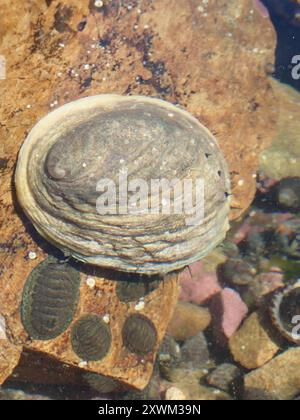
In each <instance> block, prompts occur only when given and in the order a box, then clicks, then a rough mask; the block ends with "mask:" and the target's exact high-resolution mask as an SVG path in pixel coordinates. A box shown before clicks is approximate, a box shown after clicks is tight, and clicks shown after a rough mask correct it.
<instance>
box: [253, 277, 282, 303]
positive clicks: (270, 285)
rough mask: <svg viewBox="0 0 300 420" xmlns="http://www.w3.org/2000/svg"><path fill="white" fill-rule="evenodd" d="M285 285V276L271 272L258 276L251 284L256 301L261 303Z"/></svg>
mask: <svg viewBox="0 0 300 420" xmlns="http://www.w3.org/2000/svg"><path fill="white" fill-rule="evenodd" d="M284 285H285V284H284V274H283V273H282V272H271V271H270V272H269V273H261V274H259V275H258V276H256V277H255V279H254V281H253V283H252V284H251V287H250V291H251V293H252V295H253V297H254V299H255V301H256V302H257V303H259V302H260V301H261V299H262V298H263V297H264V296H266V295H268V294H270V293H272V292H274V291H275V290H277V289H280V288H282V287H284Z"/></svg>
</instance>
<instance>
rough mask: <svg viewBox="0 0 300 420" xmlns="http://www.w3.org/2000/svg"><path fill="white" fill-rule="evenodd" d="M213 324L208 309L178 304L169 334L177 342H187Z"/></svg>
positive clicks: (189, 304)
mask: <svg viewBox="0 0 300 420" xmlns="http://www.w3.org/2000/svg"><path fill="white" fill-rule="evenodd" d="M210 322H211V315H210V312H209V310H208V309H206V308H202V307H200V306H197V305H194V304H192V303H188V302H178V303H177V305H176V307H175V310H174V314H173V317H172V319H171V321H170V323H169V326H168V332H169V334H170V335H171V336H172V337H173V338H174V339H175V340H177V341H185V340H187V339H188V338H190V337H194V336H195V335H197V333H198V332H200V331H204V330H206V328H207V327H208V326H209V324H210Z"/></svg>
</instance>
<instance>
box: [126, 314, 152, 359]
mask: <svg viewBox="0 0 300 420" xmlns="http://www.w3.org/2000/svg"><path fill="white" fill-rule="evenodd" d="M122 337H123V343H124V345H125V347H126V348H127V349H128V350H130V351H131V352H133V353H137V354H139V355H145V354H147V353H150V352H151V351H153V349H154V347H155V345H156V343H157V331H156V328H155V326H154V324H153V323H152V321H150V319H148V318H146V317H145V316H143V315H130V316H129V317H128V318H127V319H126V321H125V323H124V326H123V329H122Z"/></svg>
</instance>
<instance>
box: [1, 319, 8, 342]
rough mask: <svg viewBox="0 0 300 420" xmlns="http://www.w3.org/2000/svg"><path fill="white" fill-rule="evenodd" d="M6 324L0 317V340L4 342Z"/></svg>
mask: <svg viewBox="0 0 300 420" xmlns="http://www.w3.org/2000/svg"><path fill="white" fill-rule="evenodd" d="M6 339H7V337H6V323H5V318H4V317H3V316H2V315H0V340H6Z"/></svg>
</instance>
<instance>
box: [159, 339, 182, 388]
mask: <svg viewBox="0 0 300 420" xmlns="http://www.w3.org/2000/svg"><path fill="white" fill-rule="evenodd" d="M180 359H181V350H180V346H179V344H177V343H176V341H175V340H174V339H173V338H172V337H171V336H170V335H166V336H165V338H164V340H163V342H162V344H161V346H160V349H159V351H158V353H157V361H158V366H159V370H160V374H161V376H162V377H163V378H164V379H167V380H168V379H169V378H170V371H171V370H172V369H174V368H175V367H177V366H178V364H179V362H180Z"/></svg>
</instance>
